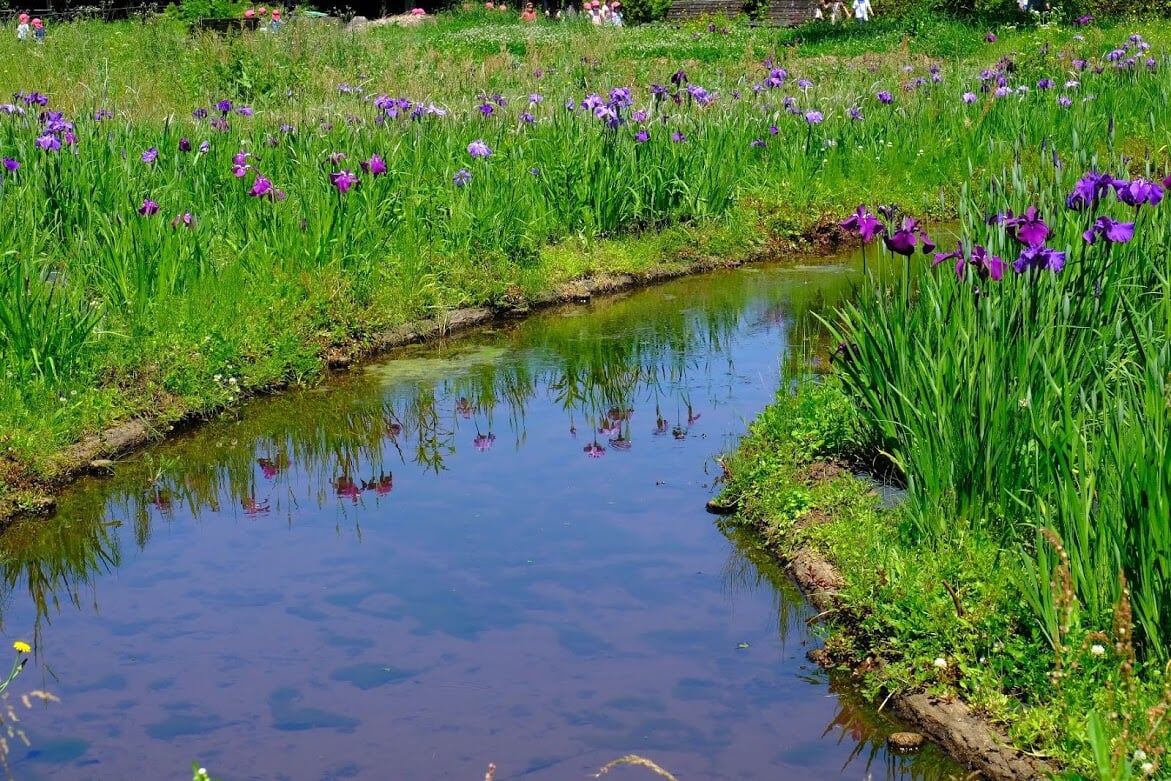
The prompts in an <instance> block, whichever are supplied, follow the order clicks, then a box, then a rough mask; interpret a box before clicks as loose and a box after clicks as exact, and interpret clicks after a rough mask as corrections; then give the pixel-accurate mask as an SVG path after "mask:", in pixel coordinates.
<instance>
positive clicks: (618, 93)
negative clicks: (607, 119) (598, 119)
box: [610, 87, 634, 108]
mask: <svg viewBox="0 0 1171 781" xmlns="http://www.w3.org/2000/svg"><path fill="white" fill-rule="evenodd" d="M633 102H634V101H633V100H632V99H631V97H630V89H629V88H627V87H615V88H614V89H612V90H610V105H611V106H614V107H616V108H626V107H627V106H629V105H630V104H631V103H633Z"/></svg>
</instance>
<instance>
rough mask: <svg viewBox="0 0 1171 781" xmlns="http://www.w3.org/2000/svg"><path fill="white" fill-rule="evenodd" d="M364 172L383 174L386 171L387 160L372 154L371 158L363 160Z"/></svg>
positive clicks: (374, 174) (373, 174) (375, 174)
mask: <svg viewBox="0 0 1171 781" xmlns="http://www.w3.org/2000/svg"><path fill="white" fill-rule="evenodd" d="M361 165H362V172H363V173H367V174H370V175H371V176H381V175H382V174H384V173H386V170H387V169H386V161H385V160H383V159H382V158H381V157H379V156H378V155H377V154H372V155H370V159H369V160H363V161H362V163H361Z"/></svg>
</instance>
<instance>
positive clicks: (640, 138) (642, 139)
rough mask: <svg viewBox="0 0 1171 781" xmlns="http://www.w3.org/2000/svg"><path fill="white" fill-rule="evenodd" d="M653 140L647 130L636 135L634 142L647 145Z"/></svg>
mask: <svg viewBox="0 0 1171 781" xmlns="http://www.w3.org/2000/svg"><path fill="white" fill-rule="evenodd" d="M650 138H651V134H650V133H648V132H646V131H645V130H640V131H638V132H637V133H635V134H634V140H635V141H637V142H638V143H640V144H645V143H646V142H647V141H649V140H650Z"/></svg>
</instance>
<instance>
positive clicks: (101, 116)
mask: <svg viewBox="0 0 1171 781" xmlns="http://www.w3.org/2000/svg"><path fill="white" fill-rule="evenodd" d="M113 118H114V112H113V111H110V110H109V109H108V108H100V109H98V110H97V111H95V112H94V122H101V121H103V120H106V119H113Z"/></svg>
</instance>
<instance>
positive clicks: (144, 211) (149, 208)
mask: <svg viewBox="0 0 1171 781" xmlns="http://www.w3.org/2000/svg"><path fill="white" fill-rule="evenodd" d="M138 213H139V214H141V215H142V216H143V217H149V216H150V215H152V214H158V213H159V205H158V204H157V203H155V202H154V201H152V200H151V199H150V198H143V199H142V206H139V207H138Z"/></svg>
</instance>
